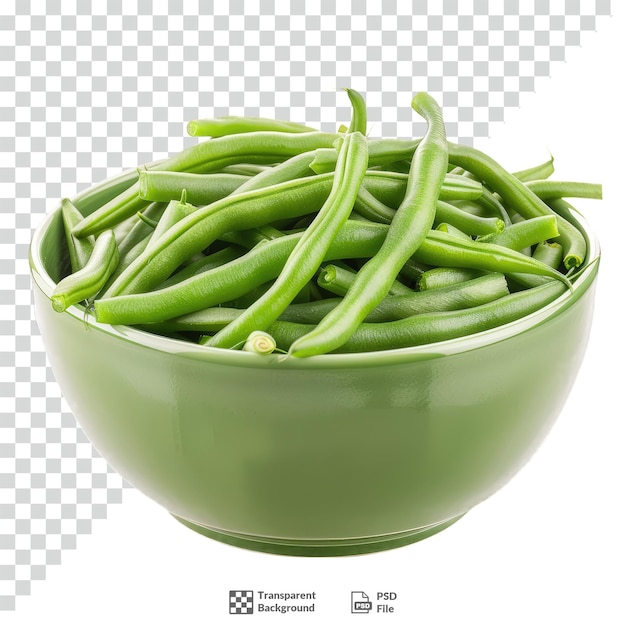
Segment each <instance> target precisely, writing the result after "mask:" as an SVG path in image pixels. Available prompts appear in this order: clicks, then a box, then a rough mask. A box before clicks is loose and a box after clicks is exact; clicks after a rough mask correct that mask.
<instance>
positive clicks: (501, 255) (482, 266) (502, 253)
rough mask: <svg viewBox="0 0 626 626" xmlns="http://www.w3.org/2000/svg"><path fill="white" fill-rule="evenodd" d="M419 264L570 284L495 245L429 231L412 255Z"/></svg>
mask: <svg viewBox="0 0 626 626" xmlns="http://www.w3.org/2000/svg"><path fill="white" fill-rule="evenodd" d="M413 256H414V258H415V259H416V260H418V261H421V262H422V263H428V264H429V265H433V266H441V267H465V268H470V269H477V270H484V271H485V272H501V273H503V274H507V275H508V274H510V273H513V272H524V273H527V274H536V275H538V276H548V277H551V278H555V279H556V280H558V281H560V282H562V283H563V284H564V285H566V286H567V287H570V286H571V285H570V282H569V280H568V279H567V277H566V276H563V274H561V273H560V272H558V271H557V270H555V269H553V268H551V267H548V266H547V265H546V264H545V263H541V262H539V261H537V260H536V259H533V258H531V257H527V256H525V255H523V254H520V253H519V252H517V251H515V250H511V249H509V248H505V247H503V246H499V245H497V244H492V243H486V242H481V241H473V240H471V239H470V240H467V241H466V240H465V239H461V238H459V237H454V236H453V235H449V234H448V233H442V232H440V231H437V230H431V231H430V232H429V233H428V236H427V237H426V239H425V240H424V241H423V242H422V245H421V246H420V248H419V249H418V250H417V252H416V253H415V254H414V255H413Z"/></svg>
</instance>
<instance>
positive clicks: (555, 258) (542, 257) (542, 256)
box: [533, 241, 563, 270]
mask: <svg viewBox="0 0 626 626" xmlns="http://www.w3.org/2000/svg"><path fill="white" fill-rule="evenodd" d="M533 257H534V258H535V259H537V260H538V261H541V262H542V263H545V264H546V265H549V266H550V267H553V268H554V269H555V270H556V269H558V268H559V267H560V266H561V263H562V262H563V246H561V245H560V244H558V243H555V242H550V241H542V242H540V243H538V244H537V246H536V248H535V251H534V252H533Z"/></svg>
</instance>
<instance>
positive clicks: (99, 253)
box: [51, 230, 119, 312]
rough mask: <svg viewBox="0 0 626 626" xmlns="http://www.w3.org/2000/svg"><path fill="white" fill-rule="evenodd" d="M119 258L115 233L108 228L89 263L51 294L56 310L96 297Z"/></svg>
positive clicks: (98, 241)
mask: <svg viewBox="0 0 626 626" xmlns="http://www.w3.org/2000/svg"><path fill="white" fill-rule="evenodd" d="M118 259H119V254H118V251H117V243H116V242H115V235H114V234H113V231H112V230H106V231H104V232H103V233H102V234H101V235H99V236H98V238H97V239H96V242H95V244H94V247H93V252H92V253H91V256H90V257H89V260H88V261H87V264H86V265H85V266H84V267H83V268H82V269H80V270H78V271H77V272H75V273H74V274H70V275H69V276H66V277H65V278H64V279H63V280H61V282H59V283H58V284H57V285H56V287H55V288H54V290H53V292H52V296H51V300H52V307H53V308H54V310H55V311H58V312H62V311H65V309H67V307H68V306H71V305H72V304H76V303H77V302H81V301H82V300H87V299H89V298H92V297H94V296H95V295H96V294H97V293H98V292H99V291H100V289H102V286H103V285H104V283H105V282H106V280H107V278H108V277H109V276H110V274H111V273H112V272H113V271H114V270H115V266H116V265H117V262H118Z"/></svg>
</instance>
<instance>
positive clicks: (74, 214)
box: [61, 198, 95, 272]
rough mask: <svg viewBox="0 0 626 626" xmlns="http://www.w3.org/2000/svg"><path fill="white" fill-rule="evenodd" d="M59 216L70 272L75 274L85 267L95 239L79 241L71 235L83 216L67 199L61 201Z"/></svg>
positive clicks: (89, 238)
mask: <svg viewBox="0 0 626 626" xmlns="http://www.w3.org/2000/svg"><path fill="white" fill-rule="evenodd" d="M61 216H62V218H63V229H64V231H65V240H66V242H67V251H68V253H69V257H70V267H71V268H72V272H77V271H78V270H80V269H82V268H83V267H85V265H87V263H88V261H89V257H90V256H91V253H92V252H93V247H94V244H95V239H94V238H93V237H85V238H83V239H79V238H78V237H75V236H74V235H73V234H72V229H73V228H74V226H76V224H78V223H79V222H80V221H81V220H82V219H83V214H82V213H81V212H80V211H79V210H78V209H77V208H76V207H75V206H74V204H73V203H72V202H71V200H69V199H68V198H63V199H62V200H61Z"/></svg>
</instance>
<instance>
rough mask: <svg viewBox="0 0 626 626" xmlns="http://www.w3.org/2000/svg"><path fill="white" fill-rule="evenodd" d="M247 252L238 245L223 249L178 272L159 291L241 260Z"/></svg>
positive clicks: (161, 285)
mask: <svg viewBox="0 0 626 626" xmlns="http://www.w3.org/2000/svg"><path fill="white" fill-rule="evenodd" d="M246 252H247V250H246V249H245V248H243V247H241V246H237V245H232V246H228V247H227V248H222V249H221V250H218V251H217V252H213V253H212V254H208V255H207V256H205V257H202V258H201V259H198V260H197V261H194V262H193V263H190V264H189V265H187V266H185V267H184V268H183V269H180V270H178V271H177V272H175V273H174V274H172V275H171V276H170V277H169V278H168V279H167V280H165V281H164V282H162V283H161V284H160V285H159V289H165V287H170V286H171V285H175V284H176V283H180V282H182V281H183V280H187V279H188V278H192V277H193V276H197V275H198V274H202V273H203V272H207V271H208V270H212V269H214V268H216V267H219V266H220V265H225V264H226V263H229V262H230V261H233V260H234V259H237V258H239V257H240V256H242V255H243V254H245V253H246Z"/></svg>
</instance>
